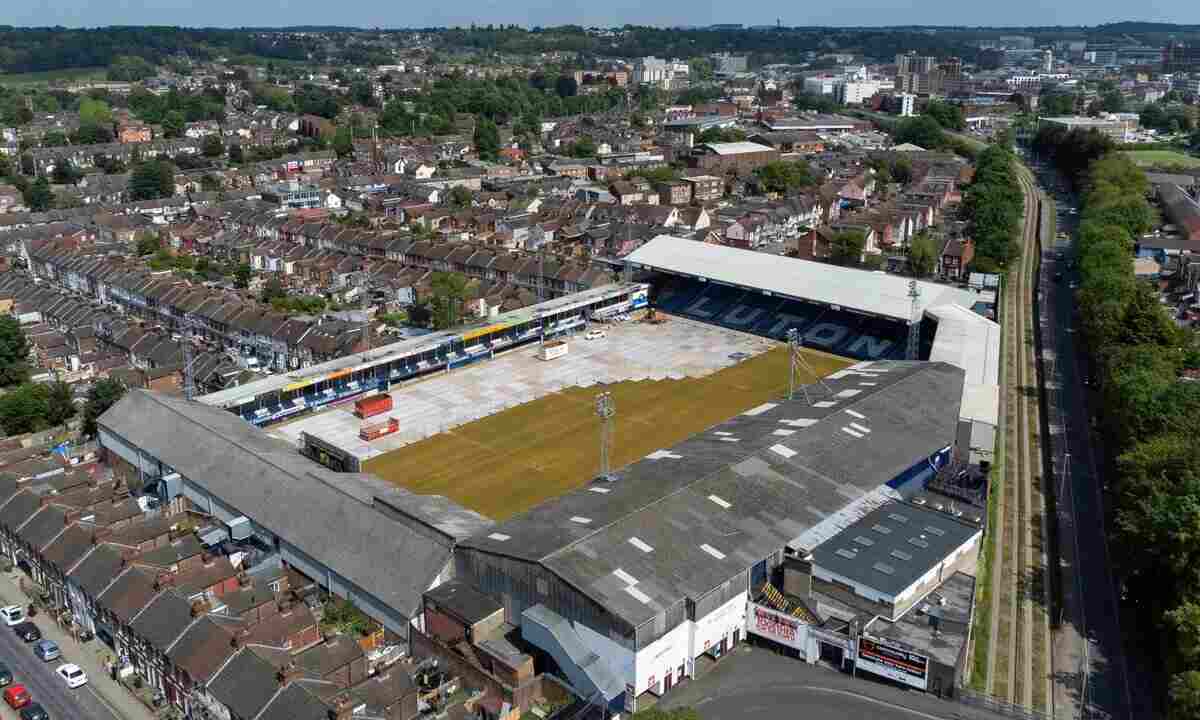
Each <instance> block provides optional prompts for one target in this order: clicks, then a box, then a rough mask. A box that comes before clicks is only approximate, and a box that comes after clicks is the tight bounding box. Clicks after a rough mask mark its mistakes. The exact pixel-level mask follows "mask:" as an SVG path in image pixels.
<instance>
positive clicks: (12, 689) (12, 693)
mask: <svg viewBox="0 0 1200 720" xmlns="http://www.w3.org/2000/svg"><path fill="white" fill-rule="evenodd" d="M4 702H5V703H7V704H8V706H9V707H10V708H12V709H13V710H20V709H21V708H23V707H25V706H26V705H28V704H29V703H31V702H33V698H32V697H31V696H30V695H29V691H28V690H26V689H25V686H24V685H9V686H8V687H7V688H5V690H4Z"/></svg>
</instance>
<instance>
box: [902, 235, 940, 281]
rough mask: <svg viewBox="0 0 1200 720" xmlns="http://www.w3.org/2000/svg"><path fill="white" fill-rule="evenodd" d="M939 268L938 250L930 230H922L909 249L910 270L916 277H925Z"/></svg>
mask: <svg viewBox="0 0 1200 720" xmlns="http://www.w3.org/2000/svg"><path fill="white" fill-rule="evenodd" d="M936 267H937V249H936V248H935V247H934V244H933V238H932V237H931V236H930V234H929V231H928V230H922V231H921V232H919V233H917V234H916V236H914V237H913V239H912V244H911V245H910V246H909V248H908V270H909V272H911V273H912V274H913V276H914V277H925V276H927V275H930V274H932V273H933V271H934V269H935V268H936Z"/></svg>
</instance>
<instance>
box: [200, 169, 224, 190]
mask: <svg viewBox="0 0 1200 720" xmlns="http://www.w3.org/2000/svg"><path fill="white" fill-rule="evenodd" d="M222 187H223V186H222V185H221V178H219V177H217V176H216V175H213V174H212V173H204V174H203V175H201V176H200V189H201V190H202V191H203V192H219V191H220V190H221V189H222Z"/></svg>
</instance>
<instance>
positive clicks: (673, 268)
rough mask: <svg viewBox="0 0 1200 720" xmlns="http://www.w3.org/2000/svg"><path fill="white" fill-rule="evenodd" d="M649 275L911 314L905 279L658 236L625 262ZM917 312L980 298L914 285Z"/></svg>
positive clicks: (895, 315)
mask: <svg viewBox="0 0 1200 720" xmlns="http://www.w3.org/2000/svg"><path fill="white" fill-rule="evenodd" d="M625 260H626V262H628V263H632V264H633V265H635V266H641V267H645V268H649V269H652V270H660V271H662V272H668V273H673V274H678V275H687V276H690V277H697V278H708V279H711V280H715V281H717V282H720V283H724V284H726V285H731V286H733V287H740V288H743V289H747V290H767V291H769V292H770V293H771V294H772V295H774V296H776V297H783V298H792V299H796V300H803V301H805V302H815V303H821V304H824V305H836V306H838V307H841V308H845V309H848V310H857V311H858V312H862V313H869V314H872V315H878V316H880V317H887V318H893V319H896V320H902V321H904V322H907V321H908V320H909V319H910V318H911V316H912V314H911V309H912V299H911V298H910V297H909V296H908V283H909V280H910V279H909V278H905V277H901V276H899V275H890V274H887V273H881V272H870V271H867V270H855V269H853V268H844V267H838V266H836V265H828V264H826V263H819V262H813V261H810V260H798V259H796V258H787V257H779V256H776V255H770V254H767V253H761V252H756V251H754V250H741V249H739V248H733V247H725V246H723V245H712V244H709V243H703V242H697V241H695V240H688V239H685V238H678V237H673V236H671V235H659V236H658V237H656V238H654V239H653V240H651V241H650V242H648V243H646V244H645V245H643V246H642V247H640V248H638V249H637V250H634V251H633V252H632V253H630V254H629V255H628V257H626V258H625ZM917 286H918V288H919V289H920V291H921V297H920V298H919V299H918V301H917V307H918V310H919V311H920V313H924V312H925V309H926V308H930V307H934V306H936V305H945V304H953V305H962V306H964V307H967V308H969V307H971V306H972V305H974V304H975V301H976V300H977V299H978V298H977V296H976V295H975V294H974V293H972V292H970V291H969V290H959V289H958V288H954V287H948V286H946V285H938V284H935V283H931V282H924V281H917Z"/></svg>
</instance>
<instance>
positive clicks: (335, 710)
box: [329, 693, 354, 720]
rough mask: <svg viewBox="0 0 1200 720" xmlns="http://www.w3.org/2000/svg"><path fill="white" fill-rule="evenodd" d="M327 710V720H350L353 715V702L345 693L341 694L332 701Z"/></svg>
mask: <svg viewBox="0 0 1200 720" xmlns="http://www.w3.org/2000/svg"><path fill="white" fill-rule="evenodd" d="M331 705H332V707H331V708H330V709H329V720H350V718H351V716H352V715H353V714H354V702H353V701H352V700H351V699H350V696H349V695H347V694H346V693H341V694H339V695H338V696H337V697H335V698H334V699H333V702H332V703H331Z"/></svg>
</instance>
